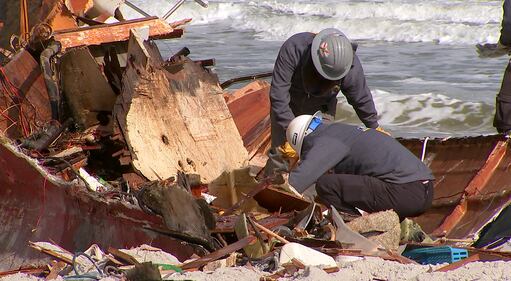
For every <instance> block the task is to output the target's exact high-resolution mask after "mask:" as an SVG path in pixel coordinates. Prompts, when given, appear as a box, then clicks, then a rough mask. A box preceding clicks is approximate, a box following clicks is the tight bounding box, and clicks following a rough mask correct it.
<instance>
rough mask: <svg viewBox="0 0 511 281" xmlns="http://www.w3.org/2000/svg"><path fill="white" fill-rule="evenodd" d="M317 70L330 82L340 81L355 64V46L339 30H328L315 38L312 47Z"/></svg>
mask: <svg viewBox="0 0 511 281" xmlns="http://www.w3.org/2000/svg"><path fill="white" fill-rule="evenodd" d="M311 56H312V61H313V62H314V66H315V67H316V70H317V71H318V72H319V74H321V76H323V78H325V79H328V80H339V79H341V78H343V77H344V76H346V74H348V71H349V70H350V69H351V65H352V64H353V46H352V45H351V42H350V40H349V39H348V38H347V37H346V35H344V33H342V32H341V31H339V30H338V29H335V28H327V29H324V30H322V31H321V32H320V33H318V34H316V36H314V39H313V40H312V47H311Z"/></svg>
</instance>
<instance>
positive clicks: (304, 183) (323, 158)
mask: <svg viewBox="0 0 511 281" xmlns="http://www.w3.org/2000/svg"><path fill="white" fill-rule="evenodd" d="M300 160H301V161H300V163H299V164H298V166H297V167H296V168H295V169H294V170H292V171H291V173H290V175H289V184H290V185H291V186H293V187H294V188H295V189H296V190H297V191H298V192H303V191H305V190H306V189H307V188H308V187H309V186H311V185H312V184H313V183H315V182H316V181H317V180H318V178H319V177H321V176H322V175H323V174H324V173H326V172H327V171H329V170H333V172H334V173H336V174H352V175H365V176H371V177H375V178H378V179H380V180H383V181H385V182H389V183H396V184H402V183H409V182H413V181H419V180H433V179H434V177H433V175H432V173H431V170H430V169H429V168H428V167H426V165H424V163H422V162H421V161H420V160H419V159H418V158H417V157H416V156H415V155H413V154H412V153H411V152H410V151H409V150H408V149H407V148H406V147H404V146H403V145H401V144H400V143H399V142H398V141H397V140H395V139H394V138H392V137H390V136H388V135H386V134H384V133H381V132H378V131H376V130H374V129H363V128H360V127H357V126H353V125H347V124H343V123H338V122H337V123H329V124H322V125H320V126H319V127H318V128H317V129H316V130H315V131H314V132H312V133H311V134H310V135H308V136H306V137H305V138H304V140H303V145H302V153H301V159H300Z"/></svg>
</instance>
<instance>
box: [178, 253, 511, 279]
mask: <svg viewBox="0 0 511 281" xmlns="http://www.w3.org/2000/svg"><path fill="white" fill-rule="evenodd" d="M338 265H339V268H340V270H339V272H336V273H330V274H328V273H326V272H325V271H323V270H322V269H320V268H317V267H310V268H306V269H305V270H300V271H299V272H297V273H296V274H295V275H294V276H292V277H289V278H281V279H280V280H300V281H308V280H321V281H329V280H343V281H351V280H353V281H355V280H357V281H358V280H368V281H372V280H375V279H383V280H413V281H415V280H417V281H437V280H453V281H463V280H467V281H468V280H480V281H485V280H510V281H511V262H503V261H497V262H473V263H470V264H467V265H465V266H464V267H461V268H458V269H456V270H453V271H449V272H433V271H434V270H435V269H438V268H440V267H442V266H444V265H446V264H442V265H435V266H430V265H411V264H408V265H405V264H400V263H397V262H391V261H385V260H382V259H380V258H364V259H362V260H359V261H353V262H338ZM267 274H268V273H265V272H260V271H254V270H250V269H247V268H239V267H237V268H223V269H219V270H216V271H214V272H210V273H206V272H189V273H185V274H173V275H172V276H169V277H168V279H174V280H185V279H192V280H197V281H202V280H204V281H206V280H207V281H209V280H218V281H227V280H243V281H251V280H259V278H260V276H262V275H267Z"/></svg>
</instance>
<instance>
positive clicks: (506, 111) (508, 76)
mask: <svg viewBox="0 0 511 281" xmlns="http://www.w3.org/2000/svg"><path fill="white" fill-rule="evenodd" d="M493 126H494V127H495V128H496V129H497V131H498V132H499V133H505V132H506V131H509V130H511V60H510V61H509V63H508V64H507V67H506V71H505V72H504V77H503V78H502V85H501V86H500V91H499V94H498V95H497V100H496V103H495V118H494V119H493Z"/></svg>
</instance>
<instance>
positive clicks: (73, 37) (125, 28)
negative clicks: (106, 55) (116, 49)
mask: <svg viewBox="0 0 511 281" xmlns="http://www.w3.org/2000/svg"><path fill="white" fill-rule="evenodd" d="M144 27H148V28H149V38H150V39H169V38H178V37H181V35H182V34H183V30H182V29H174V28H172V26H171V25H170V24H169V23H167V22H165V21H163V20H161V19H159V18H157V17H151V18H144V19H136V20H129V21H124V22H119V23H112V24H102V25H96V26H91V27H83V28H73V29H65V30H59V31H57V32H55V33H54V38H55V40H56V41H59V42H60V43H61V44H62V51H65V50H67V49H68V48H72V47H77V46H82V45H85V46H91V45H100V44H105V43H113V42H119V41H127V40H128V39H129V36H130V30H131V29H137V28H144Z"/></svg>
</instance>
